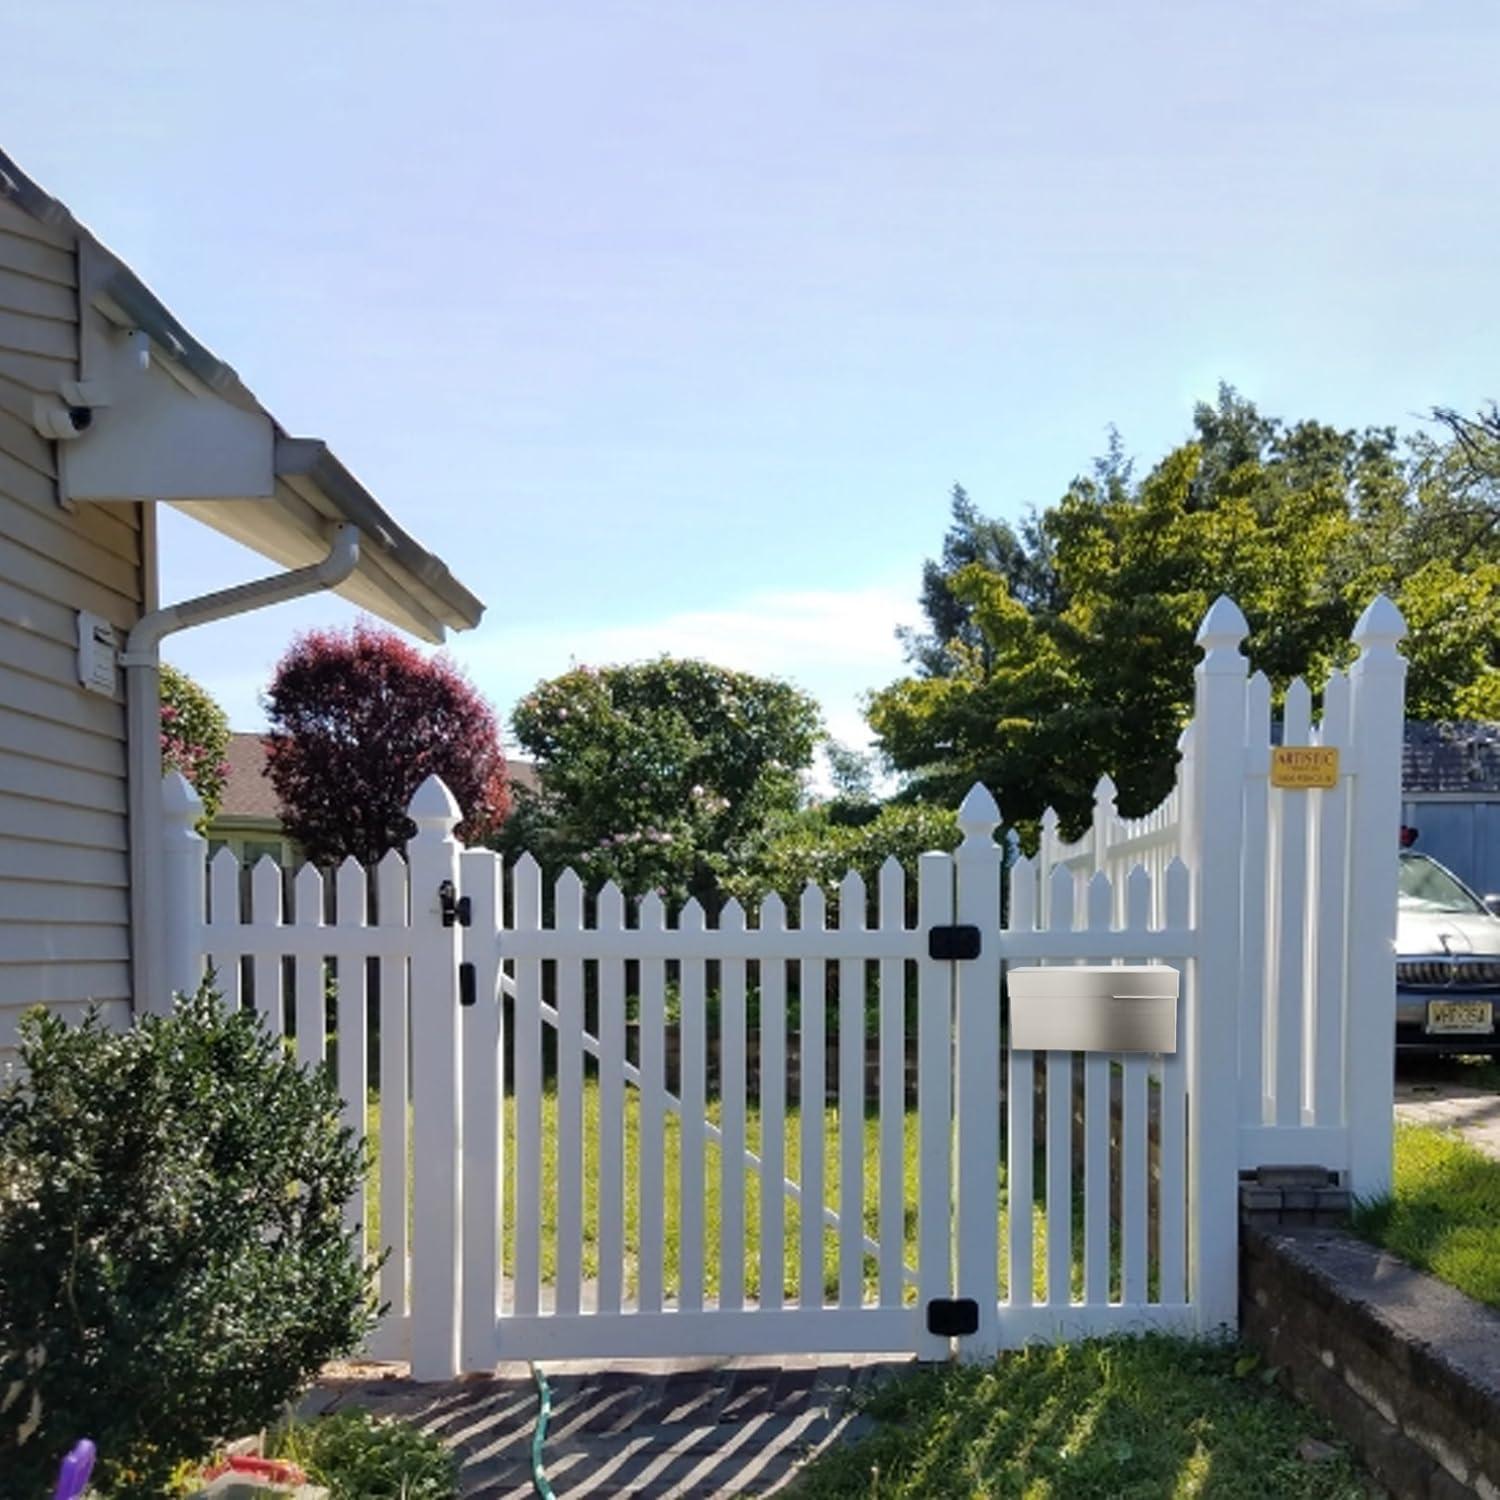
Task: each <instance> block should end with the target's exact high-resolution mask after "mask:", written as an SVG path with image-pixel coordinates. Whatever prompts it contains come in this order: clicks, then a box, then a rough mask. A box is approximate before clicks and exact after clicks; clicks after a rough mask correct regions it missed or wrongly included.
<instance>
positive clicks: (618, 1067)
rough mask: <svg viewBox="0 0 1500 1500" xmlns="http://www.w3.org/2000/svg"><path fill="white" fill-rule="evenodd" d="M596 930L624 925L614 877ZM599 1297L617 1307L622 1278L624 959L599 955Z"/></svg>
mask: <svg viewBox="0 0 1500 1500" xmlns="http://www.w3.org/2000/svg"><path fill="white" fill-rule="evenodd" d="M595 925H596V926H597V927H598V929H599V931H600V932H621V931H623V930H624V927H625V897H624V895H623V893H622V892H621V890H620V887H619V886H617V885H616V884H615V883H614V881H612V880H611V881H610V882H609V883H608V884H607V885H606V886H605V887H604V889H603V890H601V891H600V892H599V901H598V906H597V913H596V916H595ZM598 1057H599V1300H598V1304H597V1305H598V1309H599V1311H600V1312H601V1313H604V1314H609V1313H617V1312H619V1311H620V1307H621V1303H622V1299H623V1293H624V1278H625V962H624V960H623V959H619V958H603V959H600V960H599V1054H598Z"/></svg>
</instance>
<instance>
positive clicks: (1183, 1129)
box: [1157, 859, 1197, 1306]
mask: <svg viewBox="0 0 1500 1500" xmlns="http://www.w3.org/2000/svg"><path fill="white" fill-rule="evenodd" d="M1162 883H1163V886H1164V887H1165V897H1164V899H1163V900H1162V902H1161V907H1162V911H1163V913H1164V920H1165V923H1166V925H1167V926H1168V927H1170V928H1177V929H1179V930H1180V929H1182V928H1185V927H1186V926H1187V925H1188V922H1189V919H1190V917H1191V903H1192V880H1191V877H1190V876H1189V874H1188V869H1187V866H1186V865H1185V864H1183V862H1182V861H1181V860H1180V859H1174V860H1173V861H1172V862H1171V864H1169V865H1168V866H1167V868H1166V873H1165V877H1164V879H1163V882H1162ZM1174 967H1175V968H1176V969H1177V972H1178V973H1179V975H1181V976H1182V977H1181V978H1180V979H1179V981H1178V994H1177V1050H1176V1051H1175V1052H1174V1053H1172V1055H1171V1056H1170V1057H1164V1058H1163V1059H1162V1068H1161V1148H1160V1157H1159V1161H1160V1165H1159V1168H1158V1170H1159V1173H1160V1182H1161V1190H1160V1194H1159V1207H1158V1211H1157V1228H1158V1232H1159V1237H1160V1244H1159V1246H1158V1249H1157V1264H1158V1272H1157V1280H1158V1283H1159V1285H1160V1289H1161V1300H1162V1301H1163V1302H1164V1303H1166V1304H1168V1305H1170V1306H1179V1305H1181V1304H1183V1303H1185V1302H1186V1301H1187V1202H1188V1200H1187V1052H1188V1042H1187V1016H1188V1014H1189V1013H1190V1010H1191V1009H1192V1006H1191V1002H1192V999H1193V995H1192V991H1191V989H1190V988H1189V985H1190V984H1196V983H1197V967H1196V965H1193V966H1191V967H1190V966H1189V965H1187V964H1184V963H1182V962H1180V961H1179V962H1177V963H1176V964H1175V965H1174Z"/></svg>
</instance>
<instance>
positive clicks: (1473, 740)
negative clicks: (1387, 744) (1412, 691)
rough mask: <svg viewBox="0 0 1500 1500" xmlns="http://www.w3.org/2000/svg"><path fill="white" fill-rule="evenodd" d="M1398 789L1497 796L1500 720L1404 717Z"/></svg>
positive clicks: (1499, 783)
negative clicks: (1433, 720)
mask: <svg viewBox="0 0 1500 1500" xmlns="http://www.w3.org/2000/svg"><path fill="white" fill-rule="evenodd" d="M1401 789H1402V790H1403V791H1404V792H1406V793H1407V794H1408V795H1409V794H1411V793H1413V792H1419V793H1420V792H1467V793H1470V794H1473V793H1476V792H1477V793H1492V794H1494V795H1495V796H1496V797H1500V724H1490V723H1478V722H1473V721H1468V720H1455V721H1453V722H1450V723H1444V724H1426V723H1421V722H1419V721H1418V720H1415V719H1408V720H1407V721H1406V744H1405V749H1404V751H1403V754H1402V757H1401Z"/></svg>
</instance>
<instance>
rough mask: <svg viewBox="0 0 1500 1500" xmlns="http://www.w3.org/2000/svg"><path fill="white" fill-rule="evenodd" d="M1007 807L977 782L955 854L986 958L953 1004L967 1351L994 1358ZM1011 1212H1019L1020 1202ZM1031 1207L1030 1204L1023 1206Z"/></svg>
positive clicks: (961, 893)
mask: <svg viewBox="0 0 1500 1500" xmlns="http://www.w3.org/2000/svg"><path fill="white" fill-rule="evenodd" d="M999 824H1000V809H999V807H998V806H997V805H996V803H995V799H994V797H992V796H991V795H990V792H989V790H988V789H987V788H986V787H984V786H983V785H982V784H981V783H979V782H977V781H976V782H975V783H974V785H973V786H972V787H970V788H969V791H968V795H967V796H965V798H964V800H963V802H962V803H961V804H960V805H959V809H958V826H959V829H960V831H961V832H962V833H963V842H962V843H961V844H960V845H959V846H958V850H957V852H956V853H955V855H954V857H953V863H954V870H955V873H956V876H957V882H958V902H957V918H958V921H959V922H961V923H964V924H967V925H972V926H974V927H977V928H978V929H979V934H980V949H979V956H978V957H977V958H974V959H970V960H968V961H966V962H964V963H961V964H955V965H954V968H955V969H956V971H957V981H958V988H957V997H956V1001H955V1005H954V1010H955V1022H956V1026H957V1043H958V1045H957V1048H956V1062H957V1076H956V1078H955V1080H954V1084H955V1090H956V1097H955V1101H954V1103H955V1113H956V1115H957V1119H958V1139H959V1141H960V1142H961V1143H962V1149H961V1151H960V1152H959V1156H958V1212H957V1214H956V1216H955V1219H956V1228H957V1236H958V1246H957V1252H958V1253H957V1268H958V1295H959V1296H960V1297H972V1298H973V1299H974V1300H975V1301H976V1302H977V1303H978V1304H979V1329H978V1332H977V1334H976V1335H975V1337H974V1339H973V1341H972V1343H971V1344H970V1345H969V1346H968V1347H967V1348H966V1350H965V1353H966V1355H968V1356H969V1357H977V1358H987V1357H989V1356H991V1355H993V1354H994V1352H995V1349H996V1348H997V1347H998V1338H997V1335H996V1322H995V1319H996V1312H997V1307H996V1304H997V1303H998V1301H999V1280H998V1277H999V1263H998V1258H997V1257H998V1245H999V1232H998V1229H997V1221H998V1219H999V1213H998V1207H999V1205H998V1204H997V1202H996V1195H995V1184H996V1182H997V1181H998V1179H999V1175H1000V1130H999V1113H1000V1102H999V1101H1000V945H999V943H998V942H997V941H996V939H997V938H998V937H999V933H1000V870H1001V864H1002V861H1003V855H1002V852H1001V849H1000V846H999V845H998V844H997V843H996V842H995V829H996V828H997V827H998V826H999ZM1010 1207H1011V1212H1012V1213H1014V1212H1016V1207H1015V1203H1014V1201H1012V1203H1011V1206H1010ZM1024 1208H1025V1209H1026V1210H1029V1208H1030V1204H1029V1202H1028V1203H1027V1204H1026V1205H1024Z"/></svg>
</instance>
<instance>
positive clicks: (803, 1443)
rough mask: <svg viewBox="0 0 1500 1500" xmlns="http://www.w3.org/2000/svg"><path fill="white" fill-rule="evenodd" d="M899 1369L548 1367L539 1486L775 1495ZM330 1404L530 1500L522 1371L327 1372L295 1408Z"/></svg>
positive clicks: (495, 1489)
mask: <svg viewBox="0 0 1500 1500" xmlns="http://www.w3.org/2000/svg"><path fill="white" fill-rule="evenodd" d="M910 1366H911V1361H910V1360H899V1359H894V1360H893V1359H882V1358H880V1357H877V1356H864V1357H859V1356H856V1357H853V1358H840V1359H817V1358H808V1357H803V1358H797V1357H787V1358H780V1359H777V1360H776V1361H775V1363H770V1362H768V1361H766V1360H764V1359H731V1360H702V1359H699V1360H638V1361H631V1362H620V1361H615V1362H613V1363H611V1364H609V1365H607V1366H605V1365H597V1364H584V1363H581V1362H562V1361H560V1362H558V1363H555V1364H548V1365H546V1366H545V1367H544V1368H545V1369H546V1372H547V1378H548V1380H549V1382H550V1383H551V1386H552V1415H551V1420H550V1422H549V1425H548V1434H547V1443H546V1447H545V1450H544V1462H545V1467H546V1472H547V1478H548V1480H549V1481H550V1482H551V1484H552V1487H553V1489H554V1491H555V1492H556V1493H557V1495H558V1496H559V1497H572V1496H578V1497H583V1496H600V1497H603V1496H623V1495H631V1496H638V1497H641V1500H668V1497H671V1500H677V1497H688V1496H693V1497H707V1496H716V1495H723V1496H728V1495H772V1494H776V1493H778V1492H779V1491H781V1490H783V1489H784V1488H785V1487H786V1485H787V1484H788V1482H789V1481H790V1479H791V1478H792V1476H793V1474H794V1473H795V1471H796V1470H797V1469H798V1468H799V1467H800V1466H801V1465H802V1464H803V1463H805V1462H806V1461H807V1459H808V1458H810V1457H811V1456H812V1455H813V1454H815V1453H817V1452H819V1451H821V1450H822V1449H823V1448H825V1447H827V1446H828V1445H829V1444H831V1443H836V1442H845V1441H850V1440H852V1439H853V1438H855V1437H857V1436H858V1435H859V1434H860V1433H861V1432H863V1431H864V1430H866V1428H867V1426H868V1420H869V1419H868V1418H865V1417H862V1416H860V1415H859V1414H858V1413H857V1412H856V1411H855V1410H854V1409H853V1408H854V1405H855V1397H856V1396H857V1395H858V1393H859V1392H860V1391H861V1390H862V1388H865V1387H867V1386H868V1385H869V1384H870V1383H871V1382H872V1381H876V1380H880V1379H884V1378H887V1377H888V1376H890V1375H891V1374H893V1373H895V1372H897V1371H899V1370H902V1369H907V1368H910ZM340 1406H362V1407H365V1408H366V1409H368V1410H370V1411H372V1412H375V1413H377V1414H380V1415H387V1416H400V1417H404V1418H406V1419H408V1420H410V1421H414V1422H416V1423H417V1424H418V1425H419V1426H421V1427H423V1428H425V1429H426V1430H428V1431H430V1432H434V1433H437V1434H438V1435H439V1436H441V1437H442V1438H443V1440H444V1441H445V1442H446V1443H448V1444H449V1445H450V1446H451V1447H452V1448H454V1449H455V1451H456V1452H457V1453H458V1454H459V1456H460V1460H461V1462H462V1471H461V1473H462V1480H463V1494H464V1495H465V1496H467V1497H474V1500H501V1497H507V1500H523V1497H526V1496H530V1495H531V1494H532V1493H533V1490H532V1483H531V1440H532V1432H533V1430H534V1427H535V1422H536V1415H537V1393H536V1387H535V1385H534V1384H533V1382H532V1378H531V1374H530V1372H529V1370H528V1369H527V1368H526V1367H525V1366H524V1365H504V1366H501V1367H500V1369H498V1370H497V1371H496V1372H495V1373H494V1374H492V1375H485V1376H477V1377H469V1378H467V1379H463V1380H457V1381H452V1382H447V1383H432V1384H427V1383H422V1382H418V1381H413V1380H411V1379H409V1378H406V1373H405V1367H404V1366H400V1365H392V1366H385V1367H380V1366H359V1367H350V1368H348V1369H347V1370H344V1371H337V1370H331V1371H330V1372H328V1373H327V1374H326V1376H325V1378H324V1380H323V1381H322V1382H320V1384H319V1385H318V1386H317V1387H316V1388H315V1390H314V1391H313V1392H312V1394H311V1395H310V1396H309V1398H308V1400H307V1402H306V1404H305V1407H304V1411H305V1412H306V1414H308V1415H312V1414H314V1413H319V1412H325V1411H330V1410H333V1409H335V1408H337V1407H340Z"/></svg>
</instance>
